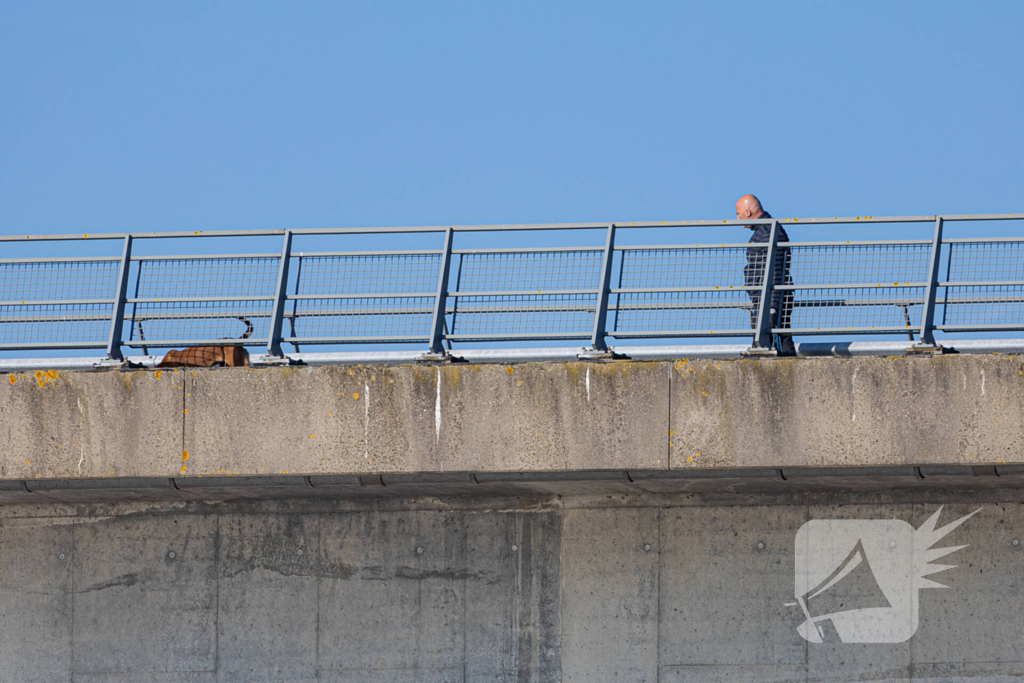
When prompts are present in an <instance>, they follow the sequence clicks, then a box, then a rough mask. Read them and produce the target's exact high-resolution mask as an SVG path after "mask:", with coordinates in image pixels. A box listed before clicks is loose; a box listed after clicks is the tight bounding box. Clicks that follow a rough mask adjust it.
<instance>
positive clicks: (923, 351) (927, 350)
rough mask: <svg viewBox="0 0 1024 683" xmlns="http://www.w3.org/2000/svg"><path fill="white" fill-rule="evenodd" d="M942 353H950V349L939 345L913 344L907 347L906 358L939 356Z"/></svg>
mask: <svg viewBox="0 0 1024 683" xmlns="http://www.w3.org/2000/svg"><path fill="white" fill-rule="evenodd" d="M944 353H950V349H947V348H946V347H945V346H942V345H941V344H914V345H913V346H909V347H907V355H908V356H941V355H942V354H944Z"/></svg>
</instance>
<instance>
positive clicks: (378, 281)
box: [292, 253, 441, 296]
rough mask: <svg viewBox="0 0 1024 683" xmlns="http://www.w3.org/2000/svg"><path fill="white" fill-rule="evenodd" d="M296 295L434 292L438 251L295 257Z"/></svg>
mask: <svg viewBox="0 0 1024 683" xmlns="http://www.w3.org/2000/svg"><path fill="white" fill-rule="evenodd" d="M292 268H293V269H294V270H295V272H296V273H297V284H298V286H297V289H296V291H295V293H296V294H300V295H309V296H314V295H318V296H334V295H338V294H413V293H417V294H418V293H423V294H428V293H429V294H430V295H431V296H432V295H433V292H435V291H436V290H437V277H438V272H439V270H440V268H441V254H439V253H438V254H400V253H399V254H341V255H327V256H304V255H303V256H295V257H293V258H292Z"/></svg>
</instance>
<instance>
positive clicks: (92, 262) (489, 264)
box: [0, 214, 1024, 361]
mask: <svg viewBox="0 0 1024 683" xmlns="http://www.w3.org/2000/svg"><path fill="white" fill-rule="evenodd" d="M1022 219H1024V214H981V215H949V216H886V217H872V216H867V217H849V218H838V217H837V218H811V219H807V218H800V219H797V218H791V219H770V218H765V219H757V220H745V221H735V220H723V221H653V222H650V221H648V222H620V223H571V224H543V225H475V226H420V227H408V228H316V229H294V230H262V231H243V230H229V231H183V232H148V233H104V234H78V235H72V234H67V235H20V236H18V235H15V236H0V243H4V251H5V252H6V253H5V254H4V256H8V255H11V256H13V255H14V254H15V253H16V252H17V249H18V245H19V243H20V244H32V243H35V242H57V241H64V242H69V241H78V242H85V241H88V242H96V241H101V242H109V243H110V244H112V245H116V247H115V248H114V249H111V250H110V251H111V253H110V254H108V255H101V256H59V257H58V256H23V257H18V258H0V350H2V351H25V350H36V349H106V352H107V354H108V356H109V357H110V358H111V359H112V360H115V361H117V360H122V359H123V355H122V349H123V348H125V347H127V348H133V349H142V350H143V351H144V352H145V353H148V352H149V349H151V348H153V349H156V348H167V347H174V346H186V345H200V344H202V345H207V344H233V345H260V346H264V347H266V349H267V353H268V355H270V356H272V357H281V356H283V354H284V353H285V350H284V349H285V347H283V346H282V344H284V345H290V346H291V348H293V349H295V350H296V351H297V350H299V348H300V346H302V345H323V344H365V343H406V344H408V343H412V344H422V345H423V347H424V350H425V351H427V352H429V353H431V354H437V355H441V354H444V353H445V351H446V347H447V349H448V350H449V351H450V350H451V348H452V345H453V344H465V343H477V342H506V343H509V342H511V343H516V342H520V341H531V342H535V341H544V340H577V341H582V342H588V340H589V344H588V345H589V346H590V347H591V348H592V349H593V350H594V351H596V352H604V351H607V350H608V345H607V339H609V338H612V339H615V340H639V339H648V340H651V339H669V338H720V337H751V338H752V343H753V346H754V347H762V348H764V347H767V346H769V345H770V343H771V339H772V337H773V335H774V336H778V335H780V334H794V335H833V336H834V335H862V334H875V335H877V334H888V335H901V336H904V335H905V336H907V337H909V338H910V339H914V335H917V337H918V340H919V342H920V343H921V344H923V345H931V344H934V343H935V339H934V334H935V332H936V331H939V332H940V333H943V334H955V333H963V332H983V331H1006V330H1024V232H1022V234H1021V236H1019V237H992V238H977V237H968V238H952V239H951V238H947V237H944V234H943V232H944V229H945V227H946V226H948V224H950V223H955V222H963V221H1019V220H1022ZM880 223H901V224H924V225H923V226H922V230H921V233H920V235H918V238H917V239H904V240H856V241H853V240H851V241H847V240H841V239H840V240H835V239H832V240H819V241H790V238H788V236H787V233H786V230H787V229H789V230H792V229H793V227H794V226H800V227H805V228H806V227H812V228H821V227H824V226H843V225H848V224H880ZM751 224H766V225H770V226H771V229H770V235H771V236H770V239H769V241H768V242H759V243H748V242H736V241H731V242H728V241H727V242H723V243H714V244H707V243H699V244H657V245H636V244H624V243H622V242H623V240H622V239H621V238H622V236H623V235H626V234H628V232H629V231H630V230H634V229H643V230H647V231H650V230H651V229H654V230H655V232H657V231H658V230H660V229H662V228H710V227H735V226H743V225H751ZM564 230H591V231H600V233H598V234H602V235H603V238H602V239H600V241H599V242H598V243H595V244H593V245H590V246H568V247H551V246H530V247H491V246H488V248H470V246H467V242H465V241H464V239H463V238H464V236H465V235H466V234H467V233H485V232H494V233H498V232H512V233H526V234H531V233H530V231H564ZM645 234H647V233H645ZM818 234H820V232H819V233H818ZM364 235H376V236H378V237H377V239H378V240H388V239H389V238H392V239H393V238H394V237H395V236H404V238H405V241H406V246H409V247H410V248H401V247H399V248H392V249H382V250H352V249H348V250H346V249H341V250H333V251H327V250H319V251H300V250H299V247H301V246H303V245H304V244H306V243H309V242H315V243H316V244H314V245H313V246H322V244H321V243H322V242H323V241H324V239H326V238H331V239H333V240H334V241H335V242H337V243H339V244H340V246H343V247H344V246H345V240H346V239H354V238H356V237H359V236H364ZM420 236H423V237H426V238H432V239H434V240H436V244H435V248H411V246H416V245H411V244H410V243H409V241H410V240H412V239H413V238H414V237H417V238H418V237H420ZM828 236H829V237H833V236H834V235H828ZM186 238H188V239H197V238H198V239H201V240H205V239H206V238H231V241H233V242H239V243H240V244H241V243H243V241H244V242H246V243H248V244H247V246H249V247H250V249H248V250H246V251H244V252H243V251H240V252H239V253H226V254H219V253H218V254H212V253H208V254H195V255H161V254H147V255H142V254H139V253H137V252H138V251H139V250H138V249H137V247H138V245H139V244H140V243H142V242H143V241H147V240H168V239H186ZM255 238H262V240H260V241H261V243H262V244H265V243H266V238H276V241H277V247H276V248H274V250H273V251H266V250H265V249H264V250H263V251H253V250H252V249H251V243H252V242H253V241H256V240H255ZM335 246H337V245H335ZM36 250H37V251H38V250H39V248H36Z"/></svg>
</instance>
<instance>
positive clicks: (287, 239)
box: [267, 230, 292, 359]
mask: <svg viewBox="0 0 1024 683" xmlns="http://www.w3.org/2000/svg"><path fill="white" fill-rule="evenodd" d="M291 259H292V231H291V230H285V231H284V246H283V247H282V248H281V263H280V265H279V266H278V269H277V289H276V290H275V293H276V295H275V297H274V308H273V310H272V311H271V313H270V330H269V331H268V332H267V355H268V356H271V357H273V358H277V359H280V358H283V357H284V351H282V350H281V329H282V326H283V322H284V307H285V303H286V302H287V300H288V264H289V262H290V261H291Z"/></svg>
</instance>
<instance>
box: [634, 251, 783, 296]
mask: <svg viewBox="0 0 1024 683" xmlns="http://www.w3.org/2000/svg"><path fill="white" fill-rule="evenodd" d="M750 249H752V252H751V254H750V256H751V260H753V259H755V258H756V257H757V256H759V255H760V254H762V253H763V252H764V249H763V248H757V247H750ZM747 250H748V247H746V246H735V247H712V248H708V247H688V248H652V249H624V250H622V278H621V280H620V284H619V286H620V287H621V288H623V289H656V288H669V287H722V288H728V287H742V286H743V285H744V282H745V278H744V269H745V268H746V267H747V265H748V255H747Z"/></svg>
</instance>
